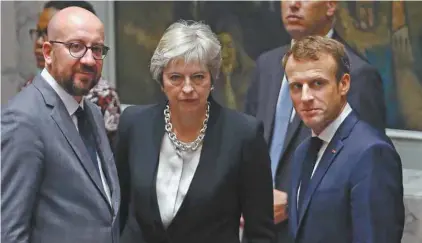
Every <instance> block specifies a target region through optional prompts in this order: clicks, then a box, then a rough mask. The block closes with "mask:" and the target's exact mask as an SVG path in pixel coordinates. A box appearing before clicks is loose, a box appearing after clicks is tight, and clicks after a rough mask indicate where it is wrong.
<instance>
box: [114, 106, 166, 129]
mask: <svg viewBox="0 0 422 243" xmlns="http://www.w3.org/2000/svg"><path fill="white" fill-rule="evenodd" d="M160 108H161V105H160V104H151V105H131V106H128V107H126V108H125V109H124V110H123V112H122V115H121V116H120V121H119V123H121V124H125V125H129V124H131V123H133V122H136V121H138V122H139V120H140V119H141V120H142V119H143V118H146V117H151V116H152V115H153V114H156V113H157V112H160V111H162V109H160Z"/></svg>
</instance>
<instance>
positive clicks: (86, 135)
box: [75, 107, 100, 173]
mask: <svg viewBox="0 0 422 243" xmlns="http://www.w3.org/2000/svg"><path fill="white" fill-rule="evenodd" d="M75 115H76V117H77V118H78V130H79V135H81V138H82V141H83V142H84V144H85V147H86V149H87V151H88V153H89V156H90V157H91V160H92V163H94V166H95V168H96V169H97V172H98V173H99V172H100V170H99V168H98V161H97V146H96V142H95V137H94V133H93V131H92V126H91V124H90V122H89V120H88V117H87V114H86V111H84V110H83V109H82V108H81V107H79V108H78V110H76V112H75Z"/></svg>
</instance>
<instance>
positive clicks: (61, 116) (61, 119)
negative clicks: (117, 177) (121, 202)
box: [33, 75, 108, 204]
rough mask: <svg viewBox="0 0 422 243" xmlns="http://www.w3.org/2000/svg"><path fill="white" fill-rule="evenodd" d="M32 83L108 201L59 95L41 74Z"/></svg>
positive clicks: (98, 176)
mask: <svg viewBox="0 0 422 243" xmlns="http://www.w3.org/2000/svg"><path fill="white" fill-rule="evenodd" d="M33 84H34V85H35V87H36V88H37V89H38V90H39V91H40V92H41V94H42V96H43V97H44V101H45V103H46V105H47V106H50V107H52V112H51V118H52V119H53V120H54V121H55V123H56V124H57V126H58V127H59V129H60V131H61V132H62V134H63V136H64V137H65V138H66V140H67V142H68V143H69V145H70V146H71V147H72V150H73V151H74V153H75V154H76V156H77V158H78V159H79V161H80V163H81V164H82V167H83V168H84V169H85V171H86V172H87V174H88V175H89V177H90V178H91V180H92V181H93V183H94V185H95V186H96V187H97V189H98V190H99V191H100V194H101V195H102V196H103V198H104V200H106V202H108V201H107V197H106V195H105V192H104V189H103V186H102V183H101V178H100V175H99V174H98V172H97V170H96V168H95V167H94V165H93V163H92V162H91V158H90V156H89V154H88V151H87V150H86V148H85V146H84V143H83V141H82V139H81V137H80V136H79V133H78V130H76V126H75V124H74V123H73V121H72V118H71V117H70V115H69V113H68V112H67V109H66V107H65V105H64V103H63V101H62V100H61V99H60V97H59V95H58V94H56V92H55V91H54V89H53V88H52V87H51V86H50V85H49V84H48V83H47V81H45V80H44V79H43V78H42V77H41V75H37V76H36V77H35V78H34V81H33ZM107 204H108V203H107Z"/></svg>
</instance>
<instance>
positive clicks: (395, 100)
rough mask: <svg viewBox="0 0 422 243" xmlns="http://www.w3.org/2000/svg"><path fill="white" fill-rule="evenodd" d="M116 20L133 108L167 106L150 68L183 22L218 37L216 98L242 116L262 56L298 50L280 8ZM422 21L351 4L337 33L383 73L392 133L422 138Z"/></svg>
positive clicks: (167, 10)
mask: <svg viewBox="0 0 422 243" xmlns="http://www.w3.org/2000/svg"><path fill="white" fill-rule="evenodd" d="M115 14H116V16H115V19H116V33H117V35H116V45H117V46H116V58H117V60H116V65H117V66H116V72H117V88H118V91H119V94H120V97H121V100H122V103H126V104H148V103H155V102H157V101H159V100H161V99H163V94H162V92H161V90H160V87H159V85H158V84H157V83H155V82H154V81H153V80H152V79H151V76H150V74H149V60H150V59H151V56H152V54H153V52H154V49H155V47H156V45H157V43H158V41H159V39H160V38H161V35H162V34H163V32H164V30H165V29H166V28H167V27H168V26H169V25H170V24H171V23H173V22H174V21H176V20H179V19H194V20H201V21H204V22H205V23H207V24H209V25H210V26H211V28H212V29H213V30H214V31H215V32H216V33H217V35H218V38H219V40H220V42H221V44H222V47H223V50H222V52H223V53H222V54H223V65H222V68H221V75H220V77H219V79H218V80H214V82H215V90H214V91H213V96H214V98H215V99H217V101H219V102H220V103H222V104H224V105H226V106H228V107H231V108H234V109H238V110H242V109H243V101H244V98H245V94H246V90H247V88H248V83H249V80H250V78H251V75H252V70H253V69H254V67H255V63H254V61H255V60H256V58H257V57H258V56H259V54H261V53H262V52H265V51H267V50H270V49H272V48H276V47H278V46H281V45H284V44H287V43H289V42H290V37H289V36H288V34H287V33H286V31H285V30H284V28H283V26H282V22H281V19H280V3H279V2H274V1H271V2H264V1H248V2H237V1H236V2H215V1H190V2H179V1H174V2H164V1H154V2H115ZM420 16H422V2H403V1H395V2H380V1H357V2H352V1H346V2H342V3H341V4H340V8H339V11H338V18H337V21H336V27H335V28H336V30H337V31H338V32H339V34H340V35H341V36H342V37H343V38H344V39H345V40H346V41H347V42H348V43H349V44H350V45H351V46H352V47H354V48H355V49H356V50H357V51H359V52H361V53H362V54H363V55H364V56H366V58H367V59H368V61H369V62H370V63H372V64H373V65H374V66H376V67H377V68H378V70H379V71H380V73H381V76H382V79H383V84H384V85H383V86H384V92H385V97H386V103H387V104H386V106H387V119H388V120H387V123H388V127H389V128H394V129H403V130H419V131H422V65H417V64H418V63H419V64H420V63H422V22H421V21H419V20H420Z"/></svg>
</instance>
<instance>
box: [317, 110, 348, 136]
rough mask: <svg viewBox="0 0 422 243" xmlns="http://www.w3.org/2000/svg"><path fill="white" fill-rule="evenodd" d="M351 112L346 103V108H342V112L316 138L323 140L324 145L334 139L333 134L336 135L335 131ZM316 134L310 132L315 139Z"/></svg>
mask: <svg viewBox="0 0 422 243" xmlns="http://www.w3.org/2000/svg"><path fill="white" fill-rule="evenodd" d="M350 112H352V107H350V105H349V103H346V106H345V107H344V109H343V111H342V112H341V113H340V115H339V116H338V117H337V118H336V119H335V120H334V121H332V122H331V123H330V124H329V125H328V126H327V127H326V128H325V129H324V130H323V131H322V132H321V133H320V134H319V135H318V137H319V138H320V139H321V140H323V141H324V142H326V143H329V142H330V141H331V139H332V138H333V137H334V134H335V133H336V131H337V129H338V128H339V127H340V125H341V124H342V123H343V121H344V120H345V119H346V117H347V116H348V115H349V114H350ZM315 136H316V134H315V133H314V131H312V137H315Z"/></svg>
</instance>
